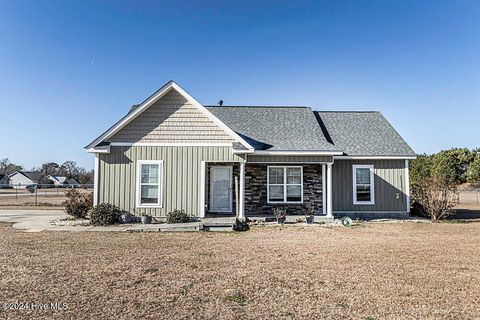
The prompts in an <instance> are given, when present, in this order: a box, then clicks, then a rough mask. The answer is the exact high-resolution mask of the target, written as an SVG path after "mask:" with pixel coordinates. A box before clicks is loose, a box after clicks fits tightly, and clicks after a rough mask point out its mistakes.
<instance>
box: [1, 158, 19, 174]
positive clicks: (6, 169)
mask: <svg viewBox="0 0 480 320" xmlns="http://www.w3.org/2000/svg"><path fill="white" fill-rule="evenodd" d="M22 170H23V167H22V166H19V165H16V164H13V163H11V162H10V159H8V158H5V159H1V160H0V174H1V175H9V174H10V173H13V172H15V171H22Z"/></svg>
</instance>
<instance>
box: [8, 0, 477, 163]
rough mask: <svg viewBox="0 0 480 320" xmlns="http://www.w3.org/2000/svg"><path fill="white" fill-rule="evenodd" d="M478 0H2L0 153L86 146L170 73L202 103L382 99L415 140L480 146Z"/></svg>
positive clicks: (69, 156) (355, 106)
mask: <svg viewBox="0 0 480 320" xmlns="http://www.w3.org/2000/svg"><path fill="white" fill-rule="evenodd" d="M479 67H480V2H479V1H419V0H417V1H405V0H401V1H400V0H399V1H384V0H380V1H356V0H355V1H279V0H277V1H203V2H200V1H198V2H196V1H178V2H177V1H165V2H154V1H105V0H104V1H95V2H90V1H63V2H62V1H52V2H49V1H2V0H0V112H1V114H2V115H3V119H2V124H1V125H0V137H1V139H0V158H5V157H8V158H10V159H11V160H12V161H13V162H15V163H20V164H23V165H24V166H26V167H27V168H31V167H32V166H34V165H35V166H38V165H40V164H41V163H43V162H46V161H55V162H60V163H61V162H63V161H66V160H75V161H77V162H78V163H79V164H80V165H81V166H84V167H87V168H92V167H93V157H92V155H89V154H87V153H86V152H85V151H84V149H83V147H84V146H85V145H86V144H88V143H89V142H90V141H91V140H93V139H94V138H95V137H96V136H98V135H99V134H100V133H101V132H103V131H104V130H105V129H107V128H108V127H109V126H110V125H111V124H113V123H114V122H115V121H117V120H118V119H119V118H120V117H121V116H123V115H124V114H125V113H126V112H127V111H128V109H129V107H130V106H131V105H132V104H135V103H139V102H141V101H143V99H144V98H146V97H147V96H148V95H150V94H151V93H152V92H154V91H155V90H156V89H158V88H159V87H160V86H161V85H163V84H164V83H165V82H166V81H168V80H170V79H173V80H175V81H177V82H178V83H179V84H180V85H181V86H182V87H183V88H184V89H185V90H187V91H188V92H189V93H190V94H191V95H192V96H194V97H195V98H196V99H197V100H199V101H200V102H202V103H204V104H215V103H216V102H217V101H218V100H219V99H223V100H224V101H225V104H246V105H252V104H253V105H255V104H266V105H307V106H311V107H312V108H314V109H317V110H379V111H381V112H382V113H383V114H384V115H385V116H386V117H387V119H389V120H390V122H391V123H392V124H393V125H394V127H395V128H396V129H397V130H398V131H399V132H400V134H401V135H402V136H403V137H404V138H405V139H406V140H407V142H408V143H409V144H410V145H411V146H412V147H413V148H414V150H415V151H416V152H419V153H423V152H427V153H433V152H437V151H439V150H441V149H445V148H450V147H453V146H458V147H478V146H480V139H479V138H480V133H479V127H480V126H479V119H480V108H479V102H480V68H479Z"/></svg>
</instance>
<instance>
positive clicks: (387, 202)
mask: <svg viewBox="0 0 480 320" xmlns="http://www.w3.org/2000/svg"><path fill="white" fill-rule="evenodd" d="M354 164H369V165H374V173H375V177H374V180H375V189H374V190H375V191H374V193H375V204H373V205H354V204H353V169H352V166H353V165H354ZM332 169H333V171H332V176H333V177H332V187H333V189H332V192H333V212H334V215H335V212H349V213H351V214H350V215H351V216H363V217H367V216H388V214H389V213H391V214H392V216H394V213H396V215H395V216H403V215H405V214H406V210H407V209H406V207H407V204H406V203H407V195H406V190H407V189H406V181H407V180H406V170H405V160H338V159H337V160H335V163H334V164H333V167H332ZM374 212H377V214H375V213H374Z"/></svg>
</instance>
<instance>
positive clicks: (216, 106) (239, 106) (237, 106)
mask: <svg viewBox="0 0 480 320" xmlns="http://www.w3.org/2000/svg"><path fill="white" fill-rule="evenodd" d="M205 107H207V108H302V109H311V108H310V107H307V106H265V105H257V106H253V105H248V106H247V105H245V106H242V105H230V106H219V105H205Z"/></svg>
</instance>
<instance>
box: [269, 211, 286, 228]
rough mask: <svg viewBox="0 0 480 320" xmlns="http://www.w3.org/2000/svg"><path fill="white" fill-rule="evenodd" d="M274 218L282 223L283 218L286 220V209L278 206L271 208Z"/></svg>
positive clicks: (283, 221)
mask: <svg viewBox="0 0 480 320" xmlns="http://www.w3.org/2000/svg"><path fill="white" fill-rule="evenodd" d="M272 211H273V214H274V215H275V218H277V223H278V224H284V223H285V220H287V209H285V208H282V207H279V208H273V209H272Z"/></svg>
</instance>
